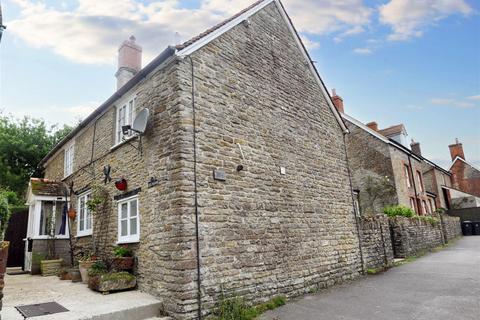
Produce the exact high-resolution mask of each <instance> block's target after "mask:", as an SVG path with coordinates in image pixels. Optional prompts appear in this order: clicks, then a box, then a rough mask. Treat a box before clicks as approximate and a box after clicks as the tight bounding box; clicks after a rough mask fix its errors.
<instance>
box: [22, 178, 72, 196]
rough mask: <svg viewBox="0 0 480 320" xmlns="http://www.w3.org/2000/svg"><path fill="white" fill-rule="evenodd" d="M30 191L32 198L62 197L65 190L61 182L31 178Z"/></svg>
mask: <svg viewBox="0 0 480 320" xmlns="http://www.w3.org/2000/svg"><path fill="white" fill-rule="evenodd" d="M30 191H31V193H32V194H33V195H34V196H45V197H63V196H65V192H66V191H67V189H66V187H65V185H64V184H63V182H59V181H55V180H48V179H39V178H31V179H30Z"/></svg>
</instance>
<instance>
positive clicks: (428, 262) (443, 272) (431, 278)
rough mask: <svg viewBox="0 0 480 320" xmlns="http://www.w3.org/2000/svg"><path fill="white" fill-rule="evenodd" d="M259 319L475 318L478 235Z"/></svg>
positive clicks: (479, 297) (479, 306)
mask: <svg viewBox="0 0 480 320" xmlns="http://www.w3.org/2000/svg"><path fill="white" fill-rule="evenodd" d="M260 319H261V320H293V319H295V320H385V319H391V320H453V319H455V320H479V319H480V236H476V237H464V238H462V239H460V240H458V241H457V242H456V243H455V244H453V245H452V246H450V247H448V248H444V249H443V250H441V251H438V252H435V253H430V254H427V255H426V256H424V257H421V258H419V259H417V260H415V261H413V262H411V263H407V264H404V265H402V266H399V267H395V268H393V269H390V270H389V271H387V272H385V273H381V274H378V275H371V276H367V277H363V278H361V279H359V280H357V281H354V282H351V283H346V284H343V285H340V286H337V287H333V288H330V289H328V290H324V291H321V292H319V293H317V294H314V295H308V296H305V297H303V298H300V299H297V300H294V301H291V302H289V303H288V304H287V305H285V306H283V307H280V308H278V309H276V310H273V311H269V312H267V313H265V314H264V315H263V316H261V317H260Z"/></svg>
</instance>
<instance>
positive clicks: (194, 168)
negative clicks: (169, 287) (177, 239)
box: [188, 56, 202, 320]
mask: <svg viewBox="0 0 480 320" xmlns="http://www.w3.org/2000/svg"><path fill="white" fill-rule="evenodd" d="M188 58H189V59H190V66H191V71H192V84H191V85H192V118H193V184H194V197H195V241H196V249H197V303H198V312H197V314H198V319H199V320H201V319H202V289H201V288H202V287H201V286H202V280H201V278H200V276H201V274H200V269H201V263H200V235H199V233H200V232H199V215H198V190H197V125H196V117H195V71H194V67H193V59H192V57H190V56H188Z"/></svg>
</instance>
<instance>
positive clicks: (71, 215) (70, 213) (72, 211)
mask: <svg viewBox="0 0 480 320" xmlns="http://www.w3.org/2000/svg"><path fill="white" fill-rule="evenodd" d="M76 216H77V211H75V209H74V208H70V209H69V210H68V217H69V218H70V219H71V220H75V217H76Z"/></svg>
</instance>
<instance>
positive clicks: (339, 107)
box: [332, 89, 344, 113]
mask: <svg viewBox="0 0 480 320" xmlns="http://www.w3.org/2000/svg"><path fill="white" fill-rule="evenodd" d="M332 101H333V104H334V105H335V108H337V110H338V111H340V112H341V113H344V110H343V99H342V97H340V96H337V92H336V90H335V89H332Z"/></svg>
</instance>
